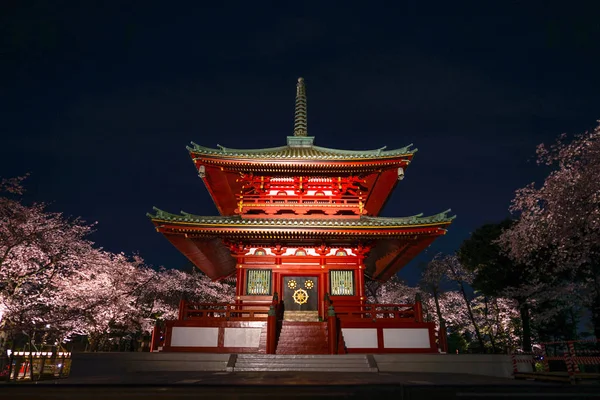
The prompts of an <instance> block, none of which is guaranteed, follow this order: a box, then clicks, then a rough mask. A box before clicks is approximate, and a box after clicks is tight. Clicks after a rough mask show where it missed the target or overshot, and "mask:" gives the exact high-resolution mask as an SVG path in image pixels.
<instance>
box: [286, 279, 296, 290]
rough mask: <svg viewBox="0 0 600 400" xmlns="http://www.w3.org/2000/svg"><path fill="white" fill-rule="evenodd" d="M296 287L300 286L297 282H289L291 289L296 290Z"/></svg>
mask: <svg viewBox="0 0 600 400" xmlns="http://www.w3.org/2000/svg"><path fill="white" fill-rule="evenodd" d="M296 286H298V284H297V283H296V281H295V280H293V279H292V280H291V281H289V282H288V287H289V288H290V289H296Z"/></svg>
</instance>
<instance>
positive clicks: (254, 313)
mask: <svg viewBox="0 0 600 400" xmlns="http://www.w3.org/2000/svg"><path fill="white" fill-rule="evenodd" d="M270 305H271V304H270V303H264V302H252V303H250V302H244V303H240V304H228V303H188V302H185V301H182V302H181V303H180V307H179V320H195V319H211V320H215V319H223V320H230V321H235V320H240V319H261V320H266V319H267V316H268V313H269V306H270Z"/></svg>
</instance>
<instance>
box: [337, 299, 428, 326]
mask: <svg viewBox="0 0 600 400" xmlns="http://www.w3.org/2000/svg"><path fill="white" fill-rule="evenodd" d="M334 308H335V314H336V315H337V316H338V317H339V318H340V319H363V318H368V319H403V320H406V321H415V322H420V321H422V316H421V310H420V304H365V305H362V306H360V307H357V306H354V307H352V306H335V303H334Z"/></svg>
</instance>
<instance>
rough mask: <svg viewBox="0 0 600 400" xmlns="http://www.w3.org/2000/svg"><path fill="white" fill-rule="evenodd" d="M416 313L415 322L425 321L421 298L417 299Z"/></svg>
mask: <svg viewBox="0 0 600 400" xmlns="http://www.w3.org/2000/svg"><path fill="white" fill-rule="evenodd" d="M414 314H415V322H423V304H422V303H421V300H415V308H414Z"/></svg>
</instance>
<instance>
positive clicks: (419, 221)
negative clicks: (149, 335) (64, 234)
mask: <svg viewBox="0 0 600 400" xmlns="http://www.w3.org/2000/svg"><path fill="white" fill-rule="evenodd" d="M154 210H155V214H154V215H152V214H148V216H149V217H150V219H151V220H152V222H153V223H154V225H155V226H156V229H157V231H159V232H161V233H162V234H164V235H165V237H166V238H167V239H168V240H169V241H170V242H171V243H172V244H173V245H174V246H175V247H177V249H178V250H179V251H181V252H182V253H183V254H184V255H185V256H186V257H188V258H189V259H190V260H191V261H192V262H193V263H194V264H195V265H196V266H197V267H198V268H200V269H201V270H202V271H204V272H205V273H206V274H207V275H208V276H210V277H211V278H212V279H219V278H223V277H225V276H228V275H230V274H232V273H233V272H235V264H236V261H235V259H234V258H233V257H232V256H231V254H230V253H229V248H228V247H227V246H226V245H225V243H224V240H225V241H245V242H248V243H250V242H251V243H252V244H255V245H260V244H273V243H276V242H283V243H284V244H285V245H288V246H289V245H307V244H309V243H315V242H316V243H319V242H322V241H326V242H327V243H328V244H330V245H340V246H344V245H353V244H357V243H364V242H368V243H369V244H371V245H372V249H371V251H370V253H369V254H368V256H367V258H366V259H365V271H366V273H367V274H368V275H369V276H370V277H371V278H373V279H378V280H385V279H388V278H389V277H391V276H392V275H394V274H395V273H396V272H398V270H400V269H401V268H402V267H403V266H404V265H406V264H407V263H408V262H409V261H410V260H411V259H412V258H414V257H415V256H416V255H417V254H419V252H421V251H422V250H423V249H425V248H426V247H427V246H429V245H430V244H431V242H433V240H434V239H435V238H436V237H438V236H440V235H443V234H445V233H446V229H445V228H446V227H447V226H448V225H449V224H450V223H451V222H452V220H453V219H454V218H455V217H454V216H450V215H448V213H449V212H450V210H447V211H444V212H442V213H439V214H436V215H432V216H428V217H424V216H423V215H422V214H418V215H413V216H410V217H400V218H387V217H368V216H361V217H360V218H355V219H350V218H343V217H340V218H335V219H333V218H329V219H286V218H285V217H284V216H281V217H278V218H264V219H263V218H252V219H244V218H242V217H240V216H238V215H236V216H216V217H215V216H199V215H193V214H189V213H185V212H181V214H179V215H177V214H171V213H168V212H165V211H162V210H159V209H157V208H154ZM316 243H315V244H316Z"/></svg>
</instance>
